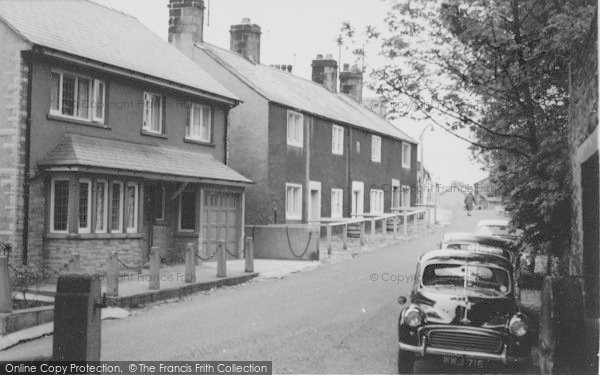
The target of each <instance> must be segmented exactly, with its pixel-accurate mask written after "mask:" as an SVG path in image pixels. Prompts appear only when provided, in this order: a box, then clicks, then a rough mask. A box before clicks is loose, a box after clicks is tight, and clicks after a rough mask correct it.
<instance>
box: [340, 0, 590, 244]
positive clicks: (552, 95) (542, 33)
mask: <svg viewBox="0 0 600 375" xmlns="http://www.w3.org/2000/svg"><path fill="white" fill-rule="evenodd" d="M596 6H597V5H595V3H594V2H591V1H589V0H561V1H545V0H502V1H495V0H461V1H458V0H445V1H442V2H440V1H437V0H392V1H390V9H389V12H388V14H387V17H386V19H385V23H386V25H387V30H386V31H385V32H376V31H375V30H374V29H372V28H371V29H369V30H370V34H371V36H370V37H371V39H372V40H373V39H377V40H378V42H379V43H380V44H381V53H382V55H383V57H384V58H385V59H384V63H382V64H381V65H380V66H377V67H372V68H373V70H372V73H371V76H370V82H371V87H372V88H374V89H375V90H376V91H377V92H378V93H379V94H381V95H383V96H384V98H385V100H386V101H388V102H390V103H391V104H395V105H391V106H390V108H391V116H392V117H394V116H407V115H408V116H411V117H414V118H418V119H423V118H425V119H428V120H429V121H433V122H434V123H435V124H437V125H438V126H440V127H442V128H444V129H445V130H446V131H448V132H449V133H453V134H455V135H457V136H459V137H462V138H463V139H465V140H467V141H469V142H470V143H471V149H472V152H473V156H474V158H476V159H478V160H479V161H481V162H483V163H484V165H486V167H487V169H489V170H490V173H491V176H492V179H493V180H494V181H495V182H496V185H497V188H498V189H499V191H500V193H501V195H502V197H503V199H504V201H505V203H506V207H507V209H508V211H509V212H510V213H511V217H512V220H513V223H514V224H515V225H516V226H518V227H521V228H523V229H524V230H525V235H526V239H527V240H528V241H530V242H536V243H537V244H538V245H539V246H540V248H541V249H544V250H549V251H551V252H553V253H555V254H559V253H560V250H561V249H563V248H566V246H565V245H566V244H565V242H564V241H565V240H566V239H568V238H569V236H568V232H569V228H570V226H569V222H568V220H569V217H570V214H569V209H570V208H569V207H570V206H569V199H568V198H569V188H568V186H569V184H568V182H567V178H568V154H567V107H568V100H569V97H568V94H569V62H570V58H571V54H572V53H573V52H574V51H576V50H577V49H578V48H580V47H581V46H582V44H583V40H584V38H585V35H586V34H587V31H588V29H589V26H590V21H591V19H592V17H593V14H594V11H595V8H596ZM348 31H352V34H353V35H354V33H355V31H354V29H353V28H352V26H351V25H344V27H343V28H342V36H343V37H345V38H346V39H347V40H349V39H351V37H352V36H353V35H348ZM406 102H410V103H411V105H410V106H407V105H406ZM399 103H402V105H399ZM463 128H466V129H470V130H471V134H472V137H464V136H461V135H460V134H456V131H457V130H459V129H463Z"/></svg>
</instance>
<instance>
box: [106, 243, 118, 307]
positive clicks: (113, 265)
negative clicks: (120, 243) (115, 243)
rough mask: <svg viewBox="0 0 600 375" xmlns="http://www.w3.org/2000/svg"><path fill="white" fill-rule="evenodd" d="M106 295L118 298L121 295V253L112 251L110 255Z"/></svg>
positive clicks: (107, 268) (107, 266)
mask: <svg viewBox="0 0 600 375" xmlns="http://www.w3.org/2000/svg"><path fill="white" fill-rule="evenodd" d="M106 273H107V277H106V295H107V296H111V297H116V296H118V295H119V253H118V252H117V251H114V250H113V251H111V252H110V253H109V254H108V264H107V265H106Z"/></svg>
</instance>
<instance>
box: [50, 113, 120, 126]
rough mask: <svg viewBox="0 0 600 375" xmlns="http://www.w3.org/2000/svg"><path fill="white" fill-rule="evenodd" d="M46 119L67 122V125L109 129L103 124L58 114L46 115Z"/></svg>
mask: <svg viewBox="0 0 600 375" xmlns="http://www.w3.org/2000/svg"><path fill="white" fill-rule="evenodd" d="M47 118H48V120H52V121H61V122H68V123H71V124H77V125H84V126H91V127H94V128H100V129H110V126H109V125H106V124H103V123H101V122H93V121H86V120H79V119H77V118H73V117H68V116H61V115H58V114H52V113H48V116H47Z"/></svg>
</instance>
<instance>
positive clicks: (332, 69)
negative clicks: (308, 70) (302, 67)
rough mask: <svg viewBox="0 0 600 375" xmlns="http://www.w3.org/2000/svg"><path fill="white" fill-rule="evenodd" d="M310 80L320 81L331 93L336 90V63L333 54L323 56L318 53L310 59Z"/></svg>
mask: <svg viewBox="0 0 600 375" xmlns="http://www.w3.org/2000/svg"><path fill="white" fill-rule="evenodd" d="M311 66H312V80H313V82H317V83H320V84H321V85H323V86H325V88H326V89H327V90H329V91H331V92H333V93H336V92H337V78H338V72H337V69H338V64H337V61H335V60H334V59H333V55H331V54H327V55H326V56H325V58H323V55H321V54H318V55H317V57H316V59H314V60H313V61H312V64H311Z"/></svg>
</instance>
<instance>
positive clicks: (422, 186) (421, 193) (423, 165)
mask: <svg viewBox="0 0 600 375" xmlns="http://www.w3.org/2000/svg"><path fill="white" fill-rule="evenodd" d="M427 129H429V130H431V131H433V124H429V125H428V126H426V127H425V128H424V129H423V130H422V131H421V134H420V135H419V144H420V145H421V167H420V168H419V169H421V191H420V192H419V195H420V198H421V204H423V203H424V202H423V193H424V192H423V190H424V188H425V163H424V160H423V136H425V131H426V130H427Z"/></svg>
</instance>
